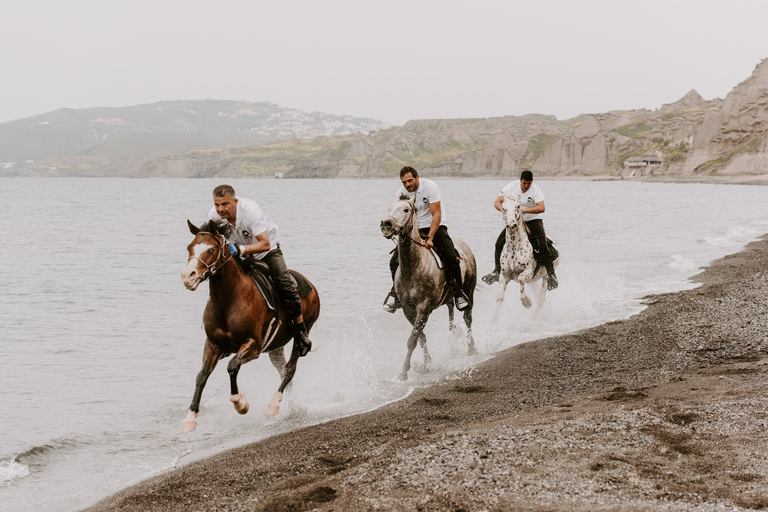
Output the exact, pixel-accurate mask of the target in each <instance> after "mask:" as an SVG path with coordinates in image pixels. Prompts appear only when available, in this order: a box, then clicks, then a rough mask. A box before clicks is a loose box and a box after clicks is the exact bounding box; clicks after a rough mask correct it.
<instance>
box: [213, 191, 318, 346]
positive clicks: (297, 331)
mask: <svg viewBox="0 0 768 512" xmlns="http://www.w3.org/2000/svg"><path fill="white" fill-rule="evenodd" d="M213 204H214V206H213V208H211V210H210V211H209V212H208V219H209V220H211V221H213V222H215V223H216V227H217V228H218V230H219V231H220V232H221V233H222V234H223V235H224V236H225V237H226V238H227V241H228V242H229V243H228V244H227V247H228V248H229V252H230V253H232V255H233V256H237V257H239V258H240V260H239V261H240V264H241V266H242V267H243V268H244V270H246V271H248V272H249V273H251V272H257V271H256V270H255V269H254V267H253V265H252V264H249V263H251V262H252V261H253V260H261V261H263V262H264V263H266V264H267V266H268V267H269V272H270V275H271V277H272V281H273V283H274V285H275V288H276V289H277V293H278V295H279V296H280V302H281V303H282V304H283V307H285V312H286V314H287V316H288V317H289V318H291V319H293V323H294V339H295V341H296V342H297V345H298V347H299V355H300V356H305V355H307V354H308V353H309V350H310V348H312V342H311V341H310V340H309V337H308V336H307V328H306V326H305V325H304V317H303V316H302V313H301V298H300V297H299V292H298V289H297V286H296V281H295V280H294V279H293V277H292V276H291V274H290V273H289V272H288V267H287V266H286V264H285V260H284V259H283V252H282V251H281V250H280V242H279V240H278V238H277V226H276V225H275V223H274V222H272V219H270V218H269V217H267V216H266V215H264V214H263V213H262V211H261V208H260V207H259V205H258V204H257V203H256V202H255V201H253V200H251V199H246V198H245V197H240V198H238V197H236V196H235V189H233V188H232V187H231V186H229V185H219V186H218V187H216V188H215V189H213Z"/></svg>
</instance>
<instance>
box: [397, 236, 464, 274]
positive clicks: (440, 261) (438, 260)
mask: <svg viewBox="0 0 768 512" xmlns="http://www.w3.org/2000/svg"><path fill="white" fill-rule="evenodd" d="M422 240H424V239H423V238H422ZM395 251H397V247H395V248H394V249H392V250H391V251H389V254H394V253H395ZM429 252H431V253H432V257H433V258H435V263H437V268H439V269H443V268H445V267H444V264H443V259H442V258H441V257H440V255H439V254H437V251H436V250H435V248H434V247H433V248H431V249H430V250H429ZM456 255H457V256H458V257H459V259H460V260H463V259H464V255H463V254H462V253H461V249H459V248H458V247H456Z"/></svg>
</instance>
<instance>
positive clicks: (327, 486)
mask: <svg viewBox="0 0 768 512" xmlns="http://www.w3.org/2000/svg"><path fill="white" fill-rule="evenodd" d="M692 279H693V280H694V281H695V282H698V283H700V284H701V285H700V286H698V287H696V288H693V289H691V290H686V291H681V292H676V293H669V294H661V295H654V296H649V297H646V298H645V303H646V304H647V307H646V309H644V310H643V311H642V312H641V313H639V314H637V315H634V316H632V317H630V318H628V319H626V320H620V321H615V322H610V323H607V324H603V325H600V326H597V327H593V328H589V329H585V330H582V331H578V332H575V333H571V334H567V335H564V336H557V337H553V338H547V339H541V340H536V341H532V342H528V343H525V344H522V345H518V346H515V347H513V348H510V349H507V350H505V351H502V352H499V353H497V354H496V355H495V356H494V357H493V358H491V359H489V360H487V361H485V362H484V363H482V364H479V365H478V366H477V367H476V368H475V369H474V371H472V372H470V373H469V374H468V375H467V376H465V377H463V378H462V379H457V380H447V381H445V382H441V383H440V384H437V385H434V386H432V387H429V388H424V389H419V390H417V391H415V392H414V393H412V394H411V395H410V396H408V397H407V398H405V399H403V400H401V401H398V402H395V403H392V404H390V405H387V406H385V407H382V408H380V409H377V410H375V411H372V412H369V413H365V414H361V415H356V416H351V417H346V418H342V419H338V420H334V421H331V422H327V423H323V424H320V425H315V426H311V427H307V428H303V429H300V430H296V431H293V432H290V433H287V434H282V435H278V436H275V437H272V438H269V439H266V440H264V441H261V442H257V443H253V444H250V445H246V446H242V447H239V448H236V449H233V450H230V451H227V452H224V453H220V454H217V455H215V456H212V457H210V458H208V459H205V460H201V461H197V462H194V463H190V464H188V465H186V466H183V467H180V468H178V469H175V470H172V471H170V472H167V473H164V474H162V475H159V476H157V477H155V478H153V479H150V480H147V481H144V482H142V483H139V484H137V485H135V486H133V487H131V488H128V489H125V490H123V491H121V492H119V493H117V494H116V495H114V496H111V497H109V498H107V499H105V500H103V501H101V502H99V503H98V504H96V505H94V506H93V507H92V508H90V509H88V510H99V511H102V510H121V511H133V510H135V511H146V510H153V511H177V510H185V511H188V510H218V511H240V510H249V511H250V510H254V511H260V510H264V511H300V510H320V511H332V510H335V511H345V510H392V511H413V510H420V511H431V510H434V511H438V510H439V511H442V510H450V511H483V510H485V511H509V510H520V511H544V510H575V511H581V510H583V511H587V510H590V511H591V510H621V511H636V510H637V511H639V510H665V511H666V510H675V511H677V510H680V511H689V510H690V511H694V510H696V511H698V510H701V511H709V510H712V511H715V510H754V509H766V508H768V236H764V237H762V238H761V239H759V240H757V241H755V242H752V243H750V244H749V245H747V247H746V248H745V249H744V250H742V251H741V252H739V253H737V254H734V255H730V256H727V257H725V258H722V259H720V260H717V261H715V262H713V263H712V264H711V265H709V266H708V267H707V268H705V269H703V271H702V272H701V273H700V274H698V275H697V276H695V277H694V278H692ZM553 293H556V292H553Z"/></svg>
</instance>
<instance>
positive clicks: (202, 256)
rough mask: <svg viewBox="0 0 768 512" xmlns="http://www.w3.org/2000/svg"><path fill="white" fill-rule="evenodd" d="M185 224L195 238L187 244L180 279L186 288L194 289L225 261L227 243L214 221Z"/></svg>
mask: <svg viewBox="0 0 768 512" xmlns="http://www.w3.org/2000/svg"><path fill="white" fill-rule="evenodd" d="M187 225H188V226H189V231H190V232H191V233H192V234H193V235H195V238H194V240H192V243H190V244H189V245H188V246H187V251H189V259H188V260H187V266H186V267H185V268H184V270H183V271H182V272H181V281H182V282H183V283H184V286H185V287H186V288H187V290H193V291H194V290H196V289H197V287H198V285H199V284H200V283H202V282H203V281H205V280H206V279H208V277H210V276H212V275H214V274H215V273H216V271H218V270H219V269H220V268H221V266H222V265H223V264H224V263H226V262H227V260H226V259H225V256H226V255H225V252H226V247H227V244H226V240H225V239H224V237H223V236H221V235H220V234H219V231H218V230H217V229H216V224H215V223H214V222H208V223H207V224H203V225H202V226H200V227H199V228H198V227H197V226H195V225H194V224H192V223H191V222H189V221H187ZM227 254H228V253H227Z"/></svg>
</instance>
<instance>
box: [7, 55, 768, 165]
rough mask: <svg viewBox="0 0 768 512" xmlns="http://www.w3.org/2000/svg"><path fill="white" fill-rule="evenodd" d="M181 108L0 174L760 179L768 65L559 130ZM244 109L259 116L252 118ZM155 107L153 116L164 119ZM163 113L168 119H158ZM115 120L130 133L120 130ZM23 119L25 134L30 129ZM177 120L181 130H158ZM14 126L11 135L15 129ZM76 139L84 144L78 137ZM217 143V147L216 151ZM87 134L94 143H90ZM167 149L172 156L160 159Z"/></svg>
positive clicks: (507, 121) (548, 125) (511, 123)
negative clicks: (411, 171)
mask: <svg viewBox="0 0 768 512" xmlns="http://www.w3.org/2000/svg"><path fill="white" fill-rule="evenodd" d="M192 103H195V102H166V103H163V104H155V105H152V106H140V107H130V108H129V109H124V110H126V112H129V111H132V110H131V109H144V110H143V112H145V115H146V116H147V117H146V118H148V117H149V114H147V113H146V112H147V109H148V108H149V107H152V108H153V109H155V111H156V112H155V113H153V116H154V117H153V119H154V121H153V123H154V124H153V126H155V127H156V131H155V132H148V131H141V130H138V131H137V130H136V129H135V127H136V126H138V125H139V123H138V121H136V120H134V118H131V117H129V116H128V115H127V113H126V114H124V115H123V117H119V118H117V117H115V116H114V115H112V114H110V116H111V117H107V115H108V113H106V112H105V113H100V114H99V116H100V117H96V118H94V117H93V116H94V115H96V114H97V111H100V110H104V111H107V110H110V111H111V109H92V110H93V111H92V112H91V111H90V110H89V112H88V115H85V113H84V112H83V113H81V114H82V115H81V116H80V119H81V121H80V125H79V126H82V125H83V123H85V122H86V121H85V119H86V118H88V119H90V120H89V121H87V123H89V126H91V129H92V131H93V133H94V134H95V135H90V136H89V137H90V139H89V140H90V141H91V144H95V145H93V146H92V147H86V145H85V144H84V143H82V149H81V150H79V152H77V153H73V152H70V153H65V152H61V153H55V151H53V149H52V148H53V147H54V146H55V144H53V143H51V145H49V146H46V145H45V144H43V146H44V147H45V151H48V153H47V154H48V155H49V157H48V158H46V159H44V160H42V161H39V162H25V163H22V164H19V165H16V166H15V167H14V168H13V169H12V170H9V169H5V170H4V174H6V175H8V174H23V175H49V176H69V175H90V176H174V177H183V176H189V177H192V176H196V177H199V176H253V177H257V176H261V177H272V176H274V175H275V173H282V174H283V175H284V176H285V177H294V178H332V177H360V178H364V177H383V176H393V175H395V174H396V173H397V172H398V170H399V169H400V168H401V167H402V166H403V165H412V166H414V167H416V168H417V169H419V170H421V171H423V172H425V173H426V174H427V175H430V176H446V177H480V176H514V175H516V174H518V173H519V171H520V170H521V169H525V168H530V169H532V170H533V171H534V172H535V173H536V174H537V175H538V176H590V175H612V176H649V175H652V176H673V177H674V176H737V175H738V176H749V175H762V174H768V155H767V154H766V150H767V149H766V146H767V145H768V59H767V60H764V61H763V62H761V63H760V64H758V65H757V67H756V68H755V70H754V72H753V73H752V76H750V77H749V78H747V79H746V80H745V81H743V82H742V83H740V84H738V85H737V86H736V87H734V89H733V90H732V91H731V92H730V93H729V94H728V95H727V96H726V98H725V99H724V100H721V99H714V100H709V101H706V100H704V99H703V98H702V97H701V96H700V95H699V94H698V93H697V92H696V91H695V90H692V91H690V92H689V93H687V94H686V95H685V96H684V97H683V98H681V99H679V100H678V101H675V102H673V103H669V104H665V105H662V106H661V107H660V108H657V109H655V110H645V109H641V110H626V111H612V112H607V113H602V114H583V115H580V116H577V117H575V118H573V119H568V120H562V121H561V120H558V119H556V118H555V117H554V116H547V115H540V114H530V115H525V116H505V117H496V118H489V119H440V120H417V121H409V122H408V123H406V124H405V125H404V126H398V127H386V126H383V125H382V124H381V123H377V122H375V121H371V120H359V119H352V118H342V117H335V118H334V116H327V115H325V114H306V113H299V111H288V112H285V111H286V110H287V109H283V112H282V113H279V114H276V113H275V112H271V111H270V109H279V107H276V106H274V105H270V104H247V105H251V106H250V107H248V108H249V109H250V110H251V112H253V113H249V114H247V115H243V114H242V112H243V109H244V108H245V107H244V105H245V104H242V103H238V102H215V103H217V104H218V106H216V107H215V108H214V107H213V106H212V105H207V107H208V114H206V115H201V114H200V113H199V112H201V111H202V110H200V109H201V107H200V106H199V105H198V106H197V108H198V110H195V112H194V113H191V112H186V113H185V110H184V108H187V107H190V108H189V110H194V109H192V108H191V106H193V105H191V104H192ZM197 103H203V104H204V103H205V102H197ZM197 103H196V104H197ZM222 105H228V106H229V108H230V110H228V111H226V112H229V113H228V114H222V113H221V112H224V110H222V109H223V106H222ZM238 105H239V106H240V108H239V110H237V109H236V107H237V106H238ZM254 105H257V106H260V108H261V109H262V110H258V112H257V110H255V109H254V107H253V106H254ZM158 109H165V112H166V117H162V116H161V115H160V111H159V110H158ZM169 110H171V111H173V112H174V115H173V116H170V115H168V111H169ZM214 111H216V112H217V113H216V114H215V115H213V112H214ZM61 112H62V111H57V112H54V113H51V114H47V116H53V117H52V118H51V120H48V119H49V118H48V117H47V118H46V121H40V119H42V116H38V118H30V119H29V120H22V121H23V122H24V123H26V124H24V125H23V126H27V128H29V129H37V130H39V131H45V130H46V129H48V128H47V127H48V126H49V125H44V124H43V125H42V126H43V128H40V126H41V123H43V122H49V123H51V125H53V124H54V122H55V116H54V114H57V113H61ZM270 112H271V113H270ZM67 113H68V114H70V115H71V112H67ZM302 116H303V117H302ZM323 116H327V118H326V117H323ZM161 117H162V120H161V119H160V118H161ZM146 118H145V119H146ZM225 118H226V119H225ZM94 119H96V120H95V121H94ZM116 119H121V120H122V121H121V122H125V123H130V126H132V127H134V128H133V129H130V130H129V129H127V128H125V125H121V124H120V123H119V122H118V121H116ZM22 121H16V122H14V123H22ZM193 121H194V122H193ZM35 122H37V126H38V127H37V128H34V127H33V126H32V124H34V123H35ZM30 123H32V124H30ZM110 123H111V124H110ZM163 123H164V124H163ZM180 123H182V124H184V126H185V128H187V130H186V131H184V130H178V129H177V130H171V129H170V128H172V127H173V126H177V127H178V126H179V125H180ZM258 123H261V124H259V126H261V128H257V126H256V125H257V124H258ZM9 125H12V123H5V124H4V125H0V140H2V141H3V142H2V143H0V155H5V154H6V153H3V152H2V151H10V150H9V149H3V148H9V147H13V148H15V149H14V151H20V150H21V146H19V147H18V148H17V147H15V146H14V145H13V144H12V143H10V142H8V141H7V140H6V139H5V136H6V135H7V134H11V132H8V131H3V130H9V129H10V127H9ZM14 126H17V127H18V128H19V129H21V128H23V126H22V124H18V125H14ZM96 126H98V128H99V130H105V129H106V127H107V126H109V127H110V129H113V130H119V129H123V132H124V133H122V132H121V133H122V135H114V136H112V135H110V136H109V137H106V138H105V136H104V132H103V131H98V130H96V129H95V128H94V127H96ZM320 127H323V128H324V129H325V131H322V130H321V129H320ZM331 127H335V128H334V129H333V130H332V129H330V128H331ZM164 130H166V131H164ZM291 130H293V131H291ZM22 131H23V130H22ZM78 133H80V136H81V137H85V135H83V134H84V133H85V132H82V131H81V132H78ZM115 133H117V132H115ZM225 134H226V137H229V138H228V139H227V142H226V143H224V142H217V140H218V139H217V138H223V137H224V135H225ZM366 134H367V135H366ZM11 135H12V134H11ZM16 136H18V135H16ZM99 137H101V138H102V139H103V140H102V141H101V142H98V143H95V142H93V140H95V139H98V138H99ZM238 137H240V138H239V139H238ZM247 137H252V138H253V140H251V141H248V140H246V139H247ZM310 137H312V138H310ZM11 139H12V137H11V138H9V139H8V140H11ZM281 139H282V140H281ZM285 139H290V140H285ZM41 140H43V139H41ZM57 140H60V139H57ZM71 144H73V145H74V143H71ZM171 146H173V148H174V149H172V150H169V151H163V148H169V147H171ZM190 146H194V147H190ZM39 151H43V149H42V148H41V149H39ZM149 153H153V154H149ZM51 155H58V156H51ZM2 159H5V160H7V159H8V157H6V156H2Z"/></svg>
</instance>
